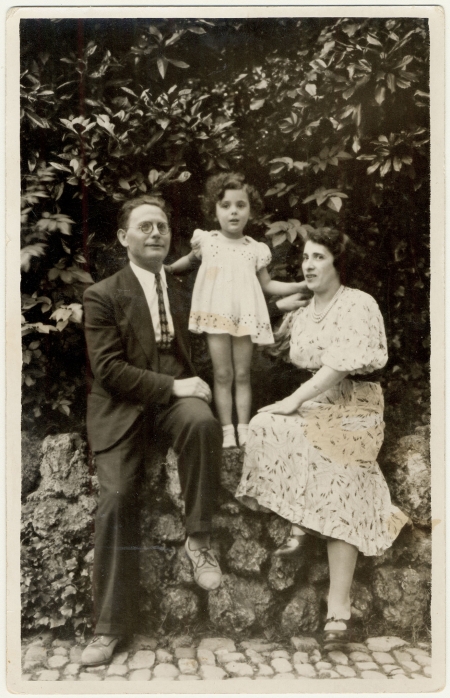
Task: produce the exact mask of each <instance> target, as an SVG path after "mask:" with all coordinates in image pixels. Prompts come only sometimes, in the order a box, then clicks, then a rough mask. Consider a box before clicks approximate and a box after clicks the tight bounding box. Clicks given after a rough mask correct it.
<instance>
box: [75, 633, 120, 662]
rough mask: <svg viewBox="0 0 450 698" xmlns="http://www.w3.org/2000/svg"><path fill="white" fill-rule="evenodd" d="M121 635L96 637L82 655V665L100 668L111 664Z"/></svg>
mask: <svg viewBox="0 0 450 698" xmlns="http://www.w3.org/2000/svg"><path fill="white" fill-rule="evenodd" d="M120 639H121V638H120V635H95V636H94V637H93V638H92V640H91V641H90V643H89V644H88V645H87V647H85V648H84V650H83V652H82V654H81V661H80V664H84V665H85V666H98V665H99V664H106V663H107V662H109V660H110V659H111V657H112V656H113V654H114V650H115V648H116V645H117V643H118V642H119V640H120Z"/></svg>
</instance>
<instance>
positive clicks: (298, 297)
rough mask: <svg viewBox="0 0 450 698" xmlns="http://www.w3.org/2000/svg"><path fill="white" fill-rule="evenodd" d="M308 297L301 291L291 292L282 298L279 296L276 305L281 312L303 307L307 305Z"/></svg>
mask: <svg viewBox="0 0 450 698" xmlns="http://www.w3.org/2000/svg"><path fill="white" fill-rule="evenodd" d="M308 303H309V298H308V297H307V296H306V294H305V293H304V292H303V291H301V292H299V293H293V294H292V295H291V296H285V297H284V298H279V299H278V300H277V301H276V304H275V305H276V306H277V308H278V309H279V310H282V311H283V313H288V312H289V311H290V310H297V308H304V307H305V305H308Z"/></svg>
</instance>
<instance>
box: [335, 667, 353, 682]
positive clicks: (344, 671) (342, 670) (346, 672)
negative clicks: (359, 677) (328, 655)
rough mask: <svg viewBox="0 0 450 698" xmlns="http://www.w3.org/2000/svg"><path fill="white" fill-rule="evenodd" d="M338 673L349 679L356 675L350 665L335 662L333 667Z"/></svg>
mask: <svg viewBox="0 0 450 698" xmlns="http://www.w3.org/2000/svg"><path fill="white" fill-rule="evenodd" d="M334 668H335V669H336V671H337V672H338V674H340V675H341V676H344V677H345V678H347V679H351V678H353V677H354V676H356V671H355V670H354V669H352V667H351V666H347V665H346V664H336V666H335V667H334Z"/></svg>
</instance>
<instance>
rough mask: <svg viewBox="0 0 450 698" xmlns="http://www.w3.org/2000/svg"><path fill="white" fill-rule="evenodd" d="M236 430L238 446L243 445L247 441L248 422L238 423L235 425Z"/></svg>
mask: <svg viewBox="0 0 450 698" xmlns="http://www.w3.org/2000/svg"><path fill="white" fill-rule="evenodd" d="M237 432H238V439H239V446H245V444H246V443H247V435H248V424H238V425H237Z"/></svg>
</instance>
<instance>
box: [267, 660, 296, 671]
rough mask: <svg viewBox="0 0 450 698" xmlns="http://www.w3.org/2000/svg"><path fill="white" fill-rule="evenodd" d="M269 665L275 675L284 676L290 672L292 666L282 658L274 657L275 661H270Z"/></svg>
mask: <svg viewBox="0 0 450 698" xmlns="http://www.w3.org/2000/svg"><path fill="white" fill-rule="evenodd" d="M270 664H271V665H272V667H273V668H274V669H275V671H276V672H277V674H286V673H290V672H291V671H292V664H291V663H290V661H289V660H288V659H285V658H284V657H275V659H272V661H271V662H270Z"/></svg>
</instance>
